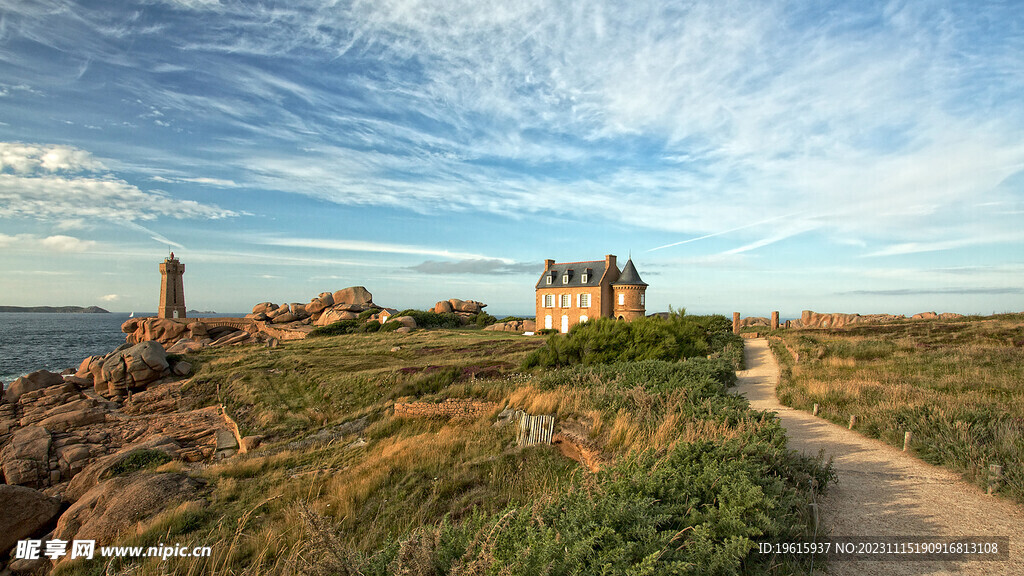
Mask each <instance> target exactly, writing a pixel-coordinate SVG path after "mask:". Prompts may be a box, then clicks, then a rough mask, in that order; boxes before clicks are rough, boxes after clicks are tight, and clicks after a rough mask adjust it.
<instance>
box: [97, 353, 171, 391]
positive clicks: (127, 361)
mask: <svg viewBox="0 0 1024 576" xmlns="http://www.w3.org/2000/svg"><path fill="white" fill-rule="evenodd" d="M170 374H171V367H170V364H169V363H168V362H167V352H165V351H164V347H163V346H161V345H160V344H159V343H158V342H153V341H146V342H142V343H140V344H136V345H135V346H132V347H131V348H128V349H126V350H121V351H119V352H115V353H113V354H111V355H110V356H108V357H107V358H106V359H104V360H103V366H102V368H101V369H100V377H99V379H95V380H94V383H93V385H94V386H95V390H96V393H97V394H100V395H102V396H104V397H107V398H116V397H124V396H127V395H128V391H129V390H132V391H134V390H140V389H145V387H146V385H148V384H150V383H152V382H156V381H157V380H160V379H161V378H164V377H166V376H170Z"/></svg>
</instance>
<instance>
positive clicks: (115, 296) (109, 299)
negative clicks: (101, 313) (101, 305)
mask: <svg viewBox="0 0 1024 576" xmlns="http://www.w3.org/2000/svg"><path fill="white" fill-rule="evenodd" d="M120 299H121V296H120V295H119V294H107V295H105V296H100V300H103V301H104V302H117V301H118V300H120Z"/></svg>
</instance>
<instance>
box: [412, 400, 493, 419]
mask: <svg viewBox="0 0 1024 576" xmlns="http://www.w3.org/2000/svg"><path fill="white" fill-rule="evenodd" d="M499 408H501V405H500V404H498V403H497V402H485V401H483V400H468V399H456V398H449V399H447V400H445V401H444V402H441V403H438V404H434V403H431V402H396V403H395V417H396V418H447V419H453V420H478V419H480V418H484V417H486V416H490V415H491V414H493V413H494V412H495V411H497V410H498V409H499Z"/></svg>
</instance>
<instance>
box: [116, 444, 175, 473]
mask: <svg viewBox="0 0 1024 576" xmlns="http://www.w3.org/2000/svg"><path fill="white" fill-rule="evenodd" d="M170 461H171V457H170V456H168V455H167V453H166V452H161V451H160V450H137V451H135V452H132V453H131V454H129V455H128V457H127V458H125V459H124V460H121V461H120V462H118V463H117V464H114V465H113V466H111V467H110V468H109V469H108V470H107V471H106V474H105V475H106V476H108V477H109V476H124V475H125V474H131V473H132V472H135V471H138V470H142V469H144V468H156V467H157V466H160V465H161V464H166V463H167V462H170Z"/></svg>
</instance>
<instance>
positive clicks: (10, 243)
mask: <svg viewBox="0 0 1024 576" xmlns="http://www.w3.org/2000/svg"><path fill="white" fill-rule="evenodd" d="M96 246H97V242H96V241H94V240H82V239H81V238H76V237H74V236H64V235H59V234H58V235H55V236H47V237H39V236H37V235H34V234H17V235H13V236H12V235H8V234H0V248H9V249H20V250H31V251H40V250H42V251H47V252H86V251H90V250H92V249H93V248H95V247H96Z"/></svg>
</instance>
